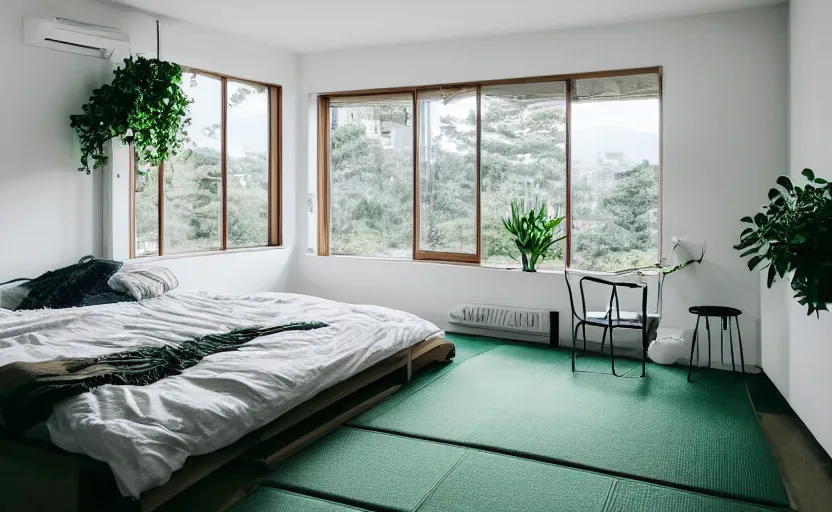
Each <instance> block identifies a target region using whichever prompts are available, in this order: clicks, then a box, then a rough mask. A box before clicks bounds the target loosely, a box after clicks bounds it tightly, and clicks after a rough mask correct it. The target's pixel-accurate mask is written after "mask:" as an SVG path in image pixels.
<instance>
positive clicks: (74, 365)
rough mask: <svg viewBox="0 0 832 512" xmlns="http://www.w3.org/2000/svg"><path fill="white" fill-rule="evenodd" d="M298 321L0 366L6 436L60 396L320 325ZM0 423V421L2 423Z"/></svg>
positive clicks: (138, 381)
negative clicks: (78, 356)
mask: <svg viewBox="0 0 832 512" xmlns="http://www.w3.org/2000/svg"><path fill="white" fill-rule="evenodd" d="M326 326H327V324H324V323H321V322H299V323H292V324H286V325H278V326H275V327H249V328H243V329H235V330H233V331H231V332H229V333H225V334H209V335H207V336H202V337H200V338H196V339H194V340H188V341H185V342H184V343H182V344H180V345H173V346H170V345H169V346H163V347H151V348H144V349H138V350H131V351H127V352H118V353H115V354H109V355H106V356H102V357H93V358H83V359H55V360H53V361H45V362H41V363H12V364H9V365H6V366H3V367H0V420H2V423H5V430H6V431H7V432H8V433H9V434H11V435H21V434H23V433H25V432H26V431H27V430H28V429H29V428H31V427H32V426H34V425H35V424H37V423H38V422H41V421H45V420H46V419H47V418H49V415H50V414H52V406H53V405H54V404H56V403H58V402H60V401H61V400H65V399H67V398H69V397H72V396H75V395H79V394H81V393H84V392H87V391H89V390H91V389H94V388H96V387H98V386H103V385H105V384H120V385H132V386H144V385H147V384H153V383H154V382H156V381H158V380H161V379H163V378H165V377H169V376H172V375H178V374H180V373H182V371H183V370H185V369H187V368H190V367H192V366H194V365H196V364H197V363H199V362H200V361H201V360H202V359H203V358H205V357H207V356H210V355H212V354H218V353H220V352H228V351H231V350H237V349H238V348H239V347H240V346H241V345H243V344H244V343H247V342H249V341H251V340H253V339H255V338H257V337H259V336H267V335H270V334H277V333H280V332H285V331H308V330H312V329H319V328H321V327H326ZM2 423H0V424H2Z"/></svg>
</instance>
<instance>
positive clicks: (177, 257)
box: [121, 245, 286, 263]
mask: <svg viewBox="0 0 832 512" xmlns="http://www.w3.org/2000/svg"><path fill="white" fill-rule="evenodd" d="M284 249H286V246H284V245H270V246H266V247H243V248H240V249H226V250H224V251H199V252H183V253H180V254H166V255H164V256H140V257H138V258H127V259H123V260H121V261H123V262H124V263H144V262H154V261H165V260H181V259H188V258H204V257H206V256H222V255H225V254H240V253H246V252H263V251H281V250H284Z"/></svg>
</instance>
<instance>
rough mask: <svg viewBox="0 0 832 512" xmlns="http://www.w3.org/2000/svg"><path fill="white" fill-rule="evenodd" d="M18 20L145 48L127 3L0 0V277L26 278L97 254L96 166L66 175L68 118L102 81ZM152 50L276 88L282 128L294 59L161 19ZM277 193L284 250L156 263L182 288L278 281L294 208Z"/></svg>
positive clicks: (70, 144) (289, 118)
mask: <svg viewBox="0 0 832 512" xmlns="http://www.w3.org/2000/svg"><path fill="white" fill-rule="evenodd" d="M28 16H33V17H42V18H53V17H56V16H63V17H68V18H72V19H78V20H82V21H86V22H91V23H99V24H105V25H110V26H115V27H118V28H120V29H121V30H123V31H125V32H127V33H129V34H130V37H131V41H132V50H133V52H134V54H135V53H144V54H150V55H155V52H156V40H155V35H156V29H155V24H154V18H151V17H148V16H146V15H144V14H140V13H137V12H134V11H131V10H129V9H127V8H122V7H119V6H115V5H113V4H109V3H99V2H93V1H89V0H3V2H2V4H0V48H1V49H2V51H0V69H3V70H4V74H3V86H4V89H3V90H4V94H2V95H0V115H2V117H3V121H2V123H0V154H2V155H3V163H2V165H0V219H3V220H2V221H0V241H1V242H0V243H2V250H0V282H2V281H4V280H7V279H11V278H14V277H20V276H30V277H32V276H35V275H37V274H40V273H42V272H44V271H46V270H48V269H50V268H54V267H56V266H59V265H65V264H69V263H73V262H74V261H76V260H77V259H78V258H80V257H81V256H84V255H86V254H96V255H102V254H104V250H103V244H104V238H103V233H102V222H103V221H102V219H103V217H104V212H103V211H102V210H103V202H102V194H103V189H102V171H95V173H94V174H93V175H92V176H87V175H86V174H84V173H79V172H77V171H76V169H77V168H78V167H79V163H78V161H77V160H78V158H79V157H80V152H79V149H78V147H77V143H76V142H75V141H74V139H73V133H72V130H71V129H70V127H69V116H70V114H74V113H80V111H81V105H83V104H84V102H85V101H86V99H87V98H88V97H89V95H90V93H91V92H92V90H93V88H95V87H97V86H99V85H101V84H102V83H103V82H104V80H108V79H109V72H110V69H111V67H110V66H111V65H110V64H109V63H108V62H106V61H103V60H99V59H93V58H89V57H83V56H80V55H73V54H70V53H61V52H56V51H52V50H48V49H43V48H35V47H31V46H26V45H24V44H23V37H22V25H23V18H24V17H28ZM162 58H163V59H166V60H170V61H174V62H178V63H180V64H183V65H187V66H193V67H198V68H202V69H207V70H212V71H217V72H221V73H226V74H229V75H233V76H240V77H244V78H250V79H255V80H262V81H266V82H271V83H276V84H280V85H282V86H283V87H284V97H285V98H287V99H286V100H285V101H284V111H283V122H284V126H288V127H293V126H294V123H295V112H296V111H295V107H296V103H295V102H294V101H293V98H294V97H295V95H296V94H297V88H296V87H297V85H296V84H297V71H298V63H297V57H296V56H294V55H291V54H288V53H284V52H281V51H278V50H276V49H273V48H270V47H267V46H265V45H263V44H261V43H256V42H252V41H250V40H248V39H244V38H240V37H236V36H231V35H228V34H225V33H221V32H217V31H213V30H209V29H203V28H198V27H195V26H192V25H188V24H185V23H179V22H174V21H169V20H162ZM284 132H285V133H284V135H283V137H284V138H283V165H284V168H285V169H288V170H289V172H286V173H284V183H283V187H284V190H287V191H293V190H294V189H295V187H296V184H295V173H294V172H291V170H292V169H294V168H295V166H296V162H295V148H296V146H297V140H296V138H295V134H296V132H295V130H293V129H286V130H284ZM123 171H124V172H122V173H120V178H119V179H122V180H126V168H125V169H123ZM122 189H123V187H122ZM283 199H284V204H283V212H284V240H285V248H283V249H273V250H269V251H259V252H250V253H236V254H233V255H229V254H223V255H216V256H208V257H199V258H185V259H176V260H164V261H165V262H164V263H163V264H165V265H168V266H170V267H171V268H174V267H175V268H176V269H178V270H179V272H178V273H180V274H183V275H186V278H185V279H183V286H185V285H186V284H187V286H188V287H193V288H203V289H213V290H218V291H265V290H278V289H284V288H285V287H286V286H287V281H288V275H289V271H290V268H291V263H292V250H293V247H294V244H295V240H296V234H295V215H294V214H295V211H296V206H295V202H294V199H295V195H294V194H293V193H286V194H284V198H283ZM117 204H118V203H117ZM124 204H126V203H122V205H124ZM125 236H126V234H125ZM168 262H170V263H168ZM180 278H182V275H180Z"/></svg>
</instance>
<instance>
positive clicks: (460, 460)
mask: <svg viewBox="0 0 832 512" xmlns="http://www.w3.org/2000/svg"><path fill="white" fill-rule="evenodd" d="M469 453H471V451H470V450H467V449H466V450H465V451H464V452H462V456H460V457H459V460H457V461H456V462H455V463H454V465H453V466H451V468H450V469H449V470H448V471H446V472H445V474H444V475H442V478H440V479H439V481H438V482H436V484H434V485H433V487H431V488H430V489H429V490H428V492H426V493H425V495H424V496H422V499H421V500H419V503H418V504H417V505H416V507H415V508H413V510H412V512H416V511H418V510H419V509H420V508H422V506H423V505H424V504H425V502H426V501H427V500H428V498H430V497H431V495H433V493H434V492H435V491H436V489H438V488H439V486H440V485H442V482H444V481H445V479H446V478H448V475H450V474H451V473H452V472H453V471H454V470H455V469H456V468H457V466H459V465H460V464H462V461H463V460H465V457H467V456H468V454H469Z"/></svg>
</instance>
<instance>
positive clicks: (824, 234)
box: [734, 169, 832, 315]
mask: <svg viewBox="0 0 832 512" xmlns="http://www.w3.org/2000/svg"><path fill="white" fill-rule="evenodd" d="M803 176H804V177H806V179H807V180H809V183H808V184H807V185H805V186H803V187H799V186H795V185H793V184H792V181H791V180H790V179H789V178H787V177H786V176H780V177H779V178H777V185H779V188H773V189H771V190H769V192H768V198H769V204H768V205H766V206H763V212H761V213H758V214H756V215H755V216H754V217H753V218H751V217H743V219H742V222H746V223H749V224H752V225H753V227H750V228H746V229H745V230H744V231H743V232H742V234H741V235H740V243H739V244H738V245H735V246H734V249H737V250H740V251H745V252H743V253H742V254H741V255H740V256H741V257H746V256H751V259H750V260H748V268H749V270H754V268H755V267H757V266H758V265H760V264H761V263H766V264H767V266H768V287H769V288H771V285H772V284H773V283H774V281H775V279H776V278H777V277H780V278H784V277H785V276H786V275H787V274H790V273H791V274H792V275H791V286H792V289H793V290H794V291H795V298H796V299H797V301H798V302H799V303H800V304H802V305H804V306H806V308H807V310H808V314H810V315H811V314H812V313H818V314H819V312H820V311H828V305H829V304H830V303H832V258H830V254H832V183H829V182H827V181H826V180H824V179H822V178H816V177H815V173H814V172H812V170H811V169H805V170H804V171H803ZM763 268H765V267H763Z"/></svg>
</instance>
